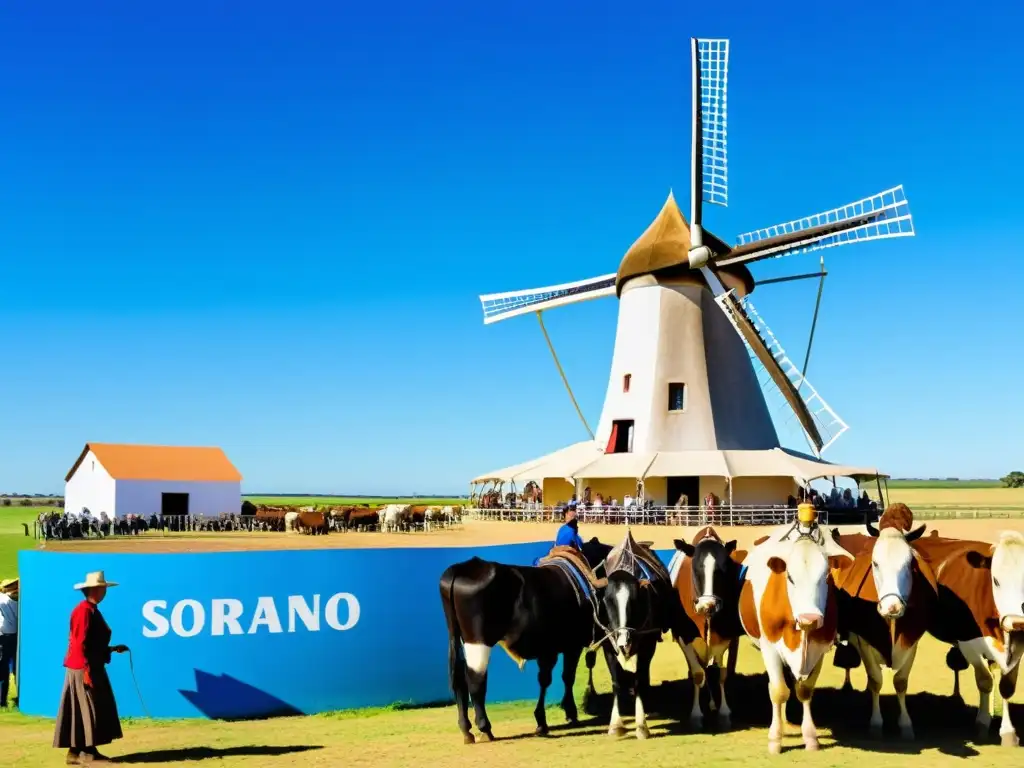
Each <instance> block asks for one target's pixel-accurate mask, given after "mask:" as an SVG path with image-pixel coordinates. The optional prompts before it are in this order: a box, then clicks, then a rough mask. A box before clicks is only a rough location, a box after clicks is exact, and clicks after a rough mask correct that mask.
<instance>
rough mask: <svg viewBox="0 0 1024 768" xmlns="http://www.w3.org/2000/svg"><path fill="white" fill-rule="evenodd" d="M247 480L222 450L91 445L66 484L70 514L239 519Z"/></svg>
mask: <svg viewBox="0 0 1024 768" xmlns="http://www.w3.org/2000/svg"><path fill="white" fill-rule="evenodd" d="M241 505H242V475H241V473H240V472H239V471H238V469H237V468H236V467H235V465H234V464H232V463H231V461H230V460H229V459H228V457H227V455H226V454H225V453H224V451H223V450H221V449H220V448H209V447H204V448H196V447H184V446H165V445H119V444H113V443H86V445H85V448H83V449H82V452H81V454H80V455H79V456H78V459H77V461H75V463H74V466H72V467H71V469H70V471H69V472H68V473H67V476H66V477H65V478H64V509H65V511H67V512H69V513H71V514H74V515H80V514H82V513H83V512H84V511H88V512H89V513H91V514H92V515H94V516H97V517H98V516H99V515H100V514H101V513H103V512H105V513H106V514H107V516H109V517H114V516H117V517H123V516H125V515H143V516H145V517H149V516H151V515H205V516H208V517H210V516H217V515H220V514H223V513H236V514H237V513H238V512H239V511H240V509H241Z"/></svg>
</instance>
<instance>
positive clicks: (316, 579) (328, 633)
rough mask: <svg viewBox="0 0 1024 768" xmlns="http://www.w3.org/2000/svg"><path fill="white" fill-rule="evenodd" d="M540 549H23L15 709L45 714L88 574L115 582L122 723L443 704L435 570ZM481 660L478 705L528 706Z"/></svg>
mask: <svg viewBox="0 0 1024 768" xmlns="http://www.w3.org/2000/svg"><path fill="white" fill-rule="evenodd" d="M550 547H551V545H550V543H549V542H541V543H534V544H514V545H502V546H493V547H474V548H444V549H426V548H414V549H333V550H312V551H311V550H301V551H300V550H290V551H273V552H269V551H261V552H216V553H202V554H134V553H102V552H95V553H92V552H90V553H70V552H65V553H62V552H45V551H26V552H22V553H21V554H20V555H19V559H18V568H19V576H20V579H21V603H20V610H21V616H20V621H19V624H20V628H19V633H20V638H19V657H20V658H19V667H20V676H19V678H18V693H19V699H20V708H21V711H22V712H25V713H28V714H32V715H42V716H47V717H54V716H56V713H57V707H58V704H59V698H60V692H61V686H62V684H63V680H64V668H63V666H62V663H63V659H64V655H65V653H66V651H67V643H68V627H69V625H68V621H69V617H70V615H71V611H72V609H73V608H74V607H75V605H76V604H77V603H78V602H79V601H80V600H81V599H82V595H81V593H80V592H77V591H76V590H75V589H73V585H74V584H76V583H78V582H80V581H82V580H83V579H84V578H85V574H86V573H87V572H89V571H99V570H102V571H104V575H105V576H106V578H107V579H108V580H109V581H116V582H118V583H119V585H120V586H118V587H115V588H112V589H110V590H109V591H108V592H107V597H106V599H105V600H104V601H103V603H102V604H101V605H100V610H101V612H102V613H103V616H104V617H105V618H106V620H107V623H108V624H109V625H110V627H111V629H112V630H113V639H112V641H111V642H113V643H114V644H124V645H127V646H129V647H130V648H131V651H132V660H133V662H134V672H135V680H136V681H137V682H138V691H136V687H135V682H133V679H132V674H131V670H130V668H129V657H128V655H127V654H122V655H117V654H115V655H114V657H113V658H112V660H111V662H110V664H109V666H108V667H107V670H108V672H109V674H110V678H111V682H112V684H113V686H114V692H115V694H116V696H117V704H118V709H119V711H120V713H121V714H122V715H125V716H133V717H140V716H145V715H146V714H147V712H146V710H148V714H149V715H150V716H152V717H157V718H180V717H209V718H243V717H257V716H265V715H271V714H311V713H315V712H325V711H331V710H338V709H349V708H356V707H371V706H385V705H389V704H395V703H400V702H405V703H410V704H426V703H433V702H439V701H446V700H450V698H451V694H450V692H449V688H448V632H447V628H446V626H445V619H444V610H443V608H442V603H441V596H440V591H439V586H438V584H439V581H440V577H441V574H442V573H443V572H444V569H445V568H447V567H448V566H449V565H451V564H452V563H455V562H458V561H460V560H466V559H469V558H470V557H472V556H473V555H477V556H479V557H482V558H484V559H487V560H494V561H497V562H502V563H509V564H518V565H529V564H531V563H532V562H533V561H534V560H535V558H537V557H541V556H543V555H545V554H547V552H548V551H549V550H550ZM491 659H492V662H491V668H490V677H489V680H488V686H487V689H488V690H487V694H488V699H489V700H492V701H509V700H516V699H533V698H536V696H537V691H538V689H537V671H536V666H535V665H534V664H532V663H530V664H528V665H527V666H526V668H525V669H523V670H522V671H520V670H519V668H518V667H517V666H516V664H515V663H514V662H513V661H512V660H511V659H509V658H508V656H507V655H506V654H504V653H503V652H501V651H500V650H498V649H495V653H494V654H493V655H492V656H491ZM554 679H555V680H556V681H557V680H559V679H560V671H559V670H556V671H555V678H554ZM140 694H141V699H142V700H143V701H144V702H145V709H144V708H143V705H142V704H141V703H140ZM559 695H561V694H560V693H559Z"/></svg>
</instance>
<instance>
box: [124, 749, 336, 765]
mask: <svg viewBox="0 0 1024 768" xmlns="http://www.w3.org/2000/svg"><path fill="white" fill-rule="evenodd" d="M314 749H323V747H315V746H305V745H296V746H292V747H266V746H263V747H261V746H256V745H250V746H244V747H183V748H182V749H156V750H153V751H152V752H132V753H131V754H128V755H119V756H118V757H117V762H119V763H173V762H177V761H178V760H220V759H222V758H225V757H279V756H280V755H289V754H295V753H298V752H311V751H312V750H314Z"/></svg>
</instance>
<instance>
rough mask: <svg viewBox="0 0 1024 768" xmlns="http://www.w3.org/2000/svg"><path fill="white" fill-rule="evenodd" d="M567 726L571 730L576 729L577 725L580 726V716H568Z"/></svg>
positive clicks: (566, 717) (566, 718)
mask: <svg viewBox="0 0 1024 768" xmlns="http://www.w3.org/2000/svg"><path fill="white" fill-rule="evenodd" d="M565 724H566V725H568V726H569V727H570V728H575V727H576V726H577V725H579V724H580V718H579V716H578V715H566V716H565Z"/></svg>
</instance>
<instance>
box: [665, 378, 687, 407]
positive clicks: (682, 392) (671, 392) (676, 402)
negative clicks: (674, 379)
mask: <svg viewBox="0 0 1024 768" xmlns="http://www.w3.org/2000/svg"><path fill="white" fill-rule="evenodd" d="M668 409H669V410H670V411H685V410H686V385H685V384H678V383H674V384H669V385H668Z"/></svg>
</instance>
